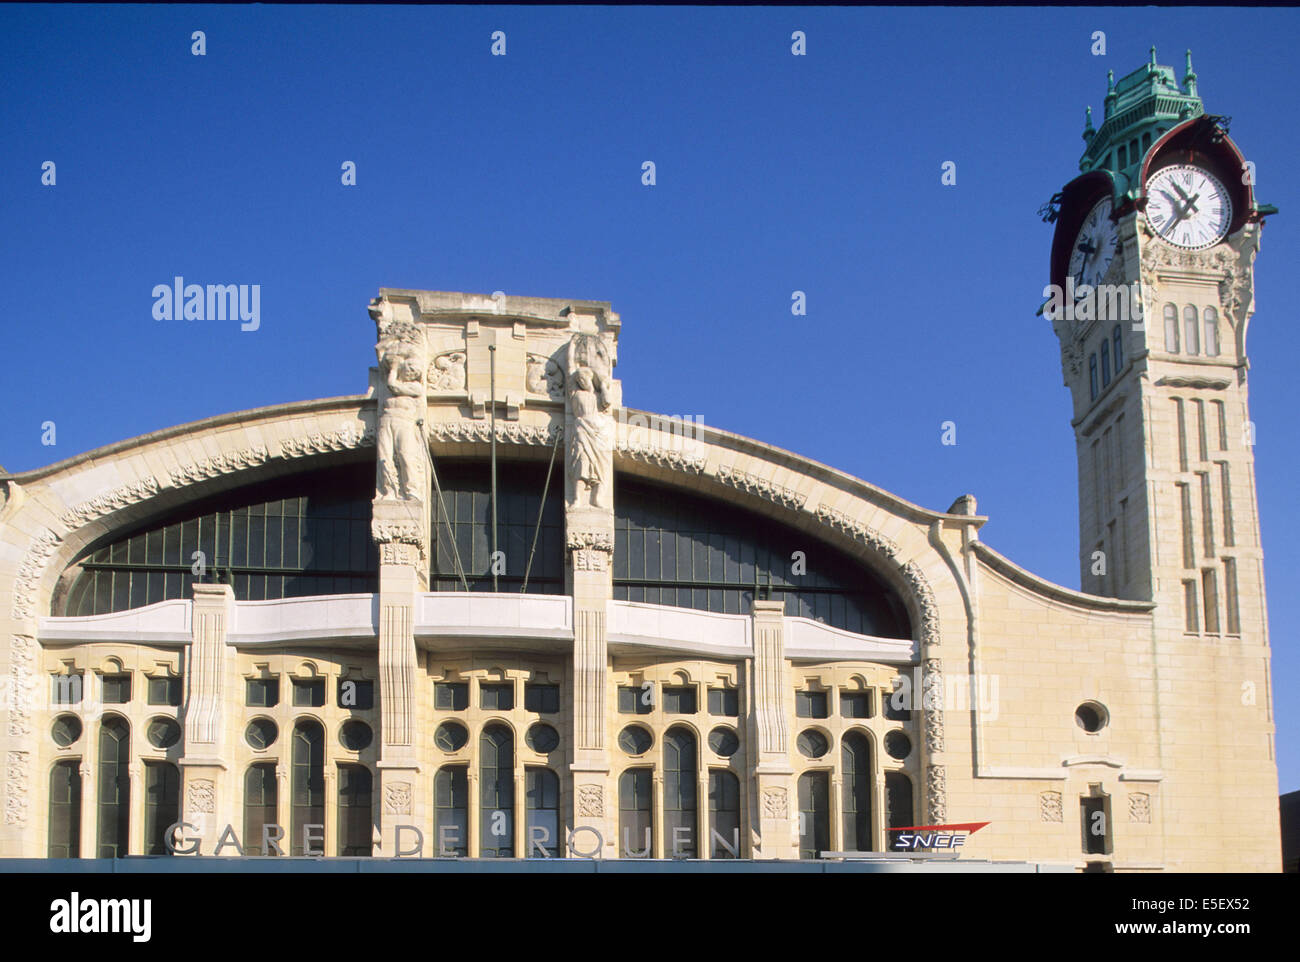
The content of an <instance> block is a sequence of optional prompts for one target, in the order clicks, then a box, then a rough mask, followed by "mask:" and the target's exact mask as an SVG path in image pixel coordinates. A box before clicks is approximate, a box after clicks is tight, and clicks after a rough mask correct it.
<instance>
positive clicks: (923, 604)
mask: <svg viewBox="0 0 1300 962" xmlns="http://www.w3.org/2000/svg"><path fill="white" fill-rule="evenodd" d="M903 578H904V580H905V581H906V582H907V585H908V587H909V588H911V589H912V597H913V598H914V599H916V607H917V608H918V609H919V611H920V614H921V645H922V647H923V648H928V647H930V646H932V645H937V644H938V643H939V606H938V605H936V604H935V603H934V592H933V591H931V590H930V582H929V581H927V580H926V577H925V573H924V572H922V571H921V566H920V565H918V564H917V563H916V562H915V561H909V562H908V563H907V564H906V565H904V566H903Z"/></svg>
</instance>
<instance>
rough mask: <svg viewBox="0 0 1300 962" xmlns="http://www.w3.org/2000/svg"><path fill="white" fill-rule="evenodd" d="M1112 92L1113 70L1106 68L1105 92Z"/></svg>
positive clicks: (1113, 84) (1113, 89) (1113, 83)
mask: <svg viewBox="0 0 1300 962" xmlns="http://www.w3.org/2000/svg"><path fill="white" fill-rule="evenodd" d="M1114 92H1115V71H1113V70H1107V71H1106V93H1108V94H1113V93H1114Z"/></svg>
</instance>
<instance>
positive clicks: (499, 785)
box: [478, 725, 515, 858]
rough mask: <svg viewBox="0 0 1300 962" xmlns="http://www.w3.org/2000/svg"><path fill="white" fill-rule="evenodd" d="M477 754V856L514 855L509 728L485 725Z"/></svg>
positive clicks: (512, 749) (512, 750) (512, 751)
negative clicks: (478, 765)
mask: <svg viewBox="0 0 1300 962" xmlns="http://www.w3.org/2000/svg"><path fill="white" fill-rule="evenodd" d="M479 758H480V767H479V825H480V829H479V838H478V847H479V856H480V857H482V858H514V854H515V745H514V735H513V734H512V733H511V731H510V729H509V728H506V727H505V726H504V725H488V726H486V727H485V728H484V729H483V735H482V737H481V738H480V739H479Z"/></svg>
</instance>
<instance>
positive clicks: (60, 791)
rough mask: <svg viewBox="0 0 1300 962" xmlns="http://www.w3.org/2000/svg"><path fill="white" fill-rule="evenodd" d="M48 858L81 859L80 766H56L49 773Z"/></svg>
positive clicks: (75, 763) (74, 763)
mask: <svg viewBox="0 0 1300 962" xmlns="http://www.w3.org/2000/svg"><path fill="white" fill-rule="evenodd" d="M46 855H47V857H49V858H80V857H81V762H80V761H79V760H78V759H75V758H69V759H65V760H64V761H61V762H56V763H55V765H54V767H53V768H51V769H50V827H49V846H48V848H47V849H46Z"/></svg>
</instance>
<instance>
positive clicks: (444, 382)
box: [429, 351, 465, 392]
mask: <svg viewBox="0 0 1300 962" xmlns="http://www.w3.org/2000/svg"><path fill="white" fill-rule="evenodd" d="M429 390H430V391H450V392H459V391H464V390H465V352H464V351H448V352H447V353H446V354H439V355H438V356H437V357H435V358H434V359H433V363H432V364H430V365H429Z"/></svg>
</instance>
